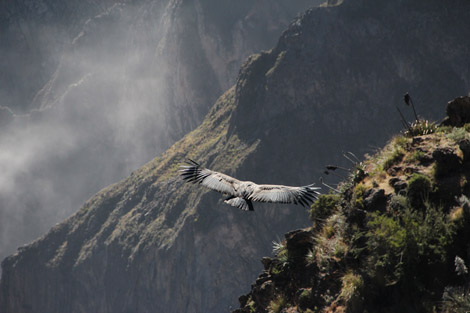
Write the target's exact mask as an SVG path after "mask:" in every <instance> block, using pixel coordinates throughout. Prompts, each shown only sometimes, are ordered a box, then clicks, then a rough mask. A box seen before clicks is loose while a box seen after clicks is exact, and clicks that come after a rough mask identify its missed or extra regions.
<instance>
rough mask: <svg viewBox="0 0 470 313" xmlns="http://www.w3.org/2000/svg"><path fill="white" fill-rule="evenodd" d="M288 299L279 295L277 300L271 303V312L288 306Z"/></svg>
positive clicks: (274, 312)
mask: <svg viewBox="0 0 470 313" xmlns="http://www.w3.org/2000/svg"><path fill="white" fill-rule="evenodd" d="M286 304H287V301H286V298H284V297H283V296H278V297H277V298H276V299H275V300H272V301H271V302H270V303H269V307H268V308H269V312H270V313H271V312H272V313H279V312H281V310H282V309H283V308H284V307H285V306H286Z"/></svg>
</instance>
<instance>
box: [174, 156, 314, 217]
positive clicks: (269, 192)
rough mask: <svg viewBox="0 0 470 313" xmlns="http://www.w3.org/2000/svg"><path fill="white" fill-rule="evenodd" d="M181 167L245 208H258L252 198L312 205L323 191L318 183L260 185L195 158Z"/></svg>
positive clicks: (196, 180)
mask: <svg viewBox="0 0 470 313" xmlns="http://www.w3.org/2000/svg"><path fill="white" fill-rule="evenodd" d="M188 164H189V165H187V166H181V170H180V172H181V175H182V176H183V179H185V180H186V181H188V182H192V183H194V184H196V183H199V184H201V185H203V186H205V187H208V188H210V189H212V190H215V191H218V192H220V193H223V194H225V195H228V197H227V198H226V199H225V200H224V202H225V203H227V204H229V205H231V206H234V207H237V208H239V209H241V210H244V211H254V209H253V203H252V201H258V202H271V203H293V204H301V205H302V206H305V205H309V204H310V203H311V202H313V201H314V200H315V199H317V196H318V195H319V194H320V193H319V192H318V191H317V190H318V189H320V188H319V187H313V185H314V184H312V185H308V186H302V187H291V186H282V185H258V184H255V183H253V182H251V181H241V180H238V179H236V178H233V177H231V176H228V175H225V174H222V173H219V172H216V171H212V170H209V169H207V168H203V167H201V166H200V165H199V164H198V163H196V162H194V161H193V160H191V159H189V160H188Z"/></svg>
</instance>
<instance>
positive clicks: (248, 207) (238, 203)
mask: <svg viewBox="0 0 470 313" xmlns="http://www.w3.org/2000/svg"><path fill="white" fill-rule="evenodd" d="M224 202H225V203H227V204H230V205H231V206H234V207H236V208H239V209H240V210H243V211H254V210H255V209H254V208H253V203H251V201H250V200H246V199H243V198H238V197H233V198H230V197H229V198H227V199H225V200H224Z"/></svg>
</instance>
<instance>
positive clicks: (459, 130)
mask: <svg viewBox="0 0 470 313" xmlns="http://www.w3.org/2000/svg"><path fill="white" fill-rule="evenodd" d="M467 136H468V132H467V130H466V129H465V128H464V127H454V129H452V132H451V133H449V134H448V135H447V137H448V138H449V139H451V140H453V141H455V142H459V141H461V140H463V139H465V138H467Z"/></svg>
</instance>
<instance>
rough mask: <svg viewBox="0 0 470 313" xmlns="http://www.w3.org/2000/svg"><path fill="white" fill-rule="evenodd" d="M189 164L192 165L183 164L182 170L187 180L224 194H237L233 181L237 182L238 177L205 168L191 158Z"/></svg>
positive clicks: (182, 174)
mask: <svg viewBox="0 0 470 313" xmlns="http://www.w3.org/2000/svg"><path fill="white" fill-rule="evenodd" d="M188 164H190V165H188V166H181V170H180V172H181V176H183V179H185V180H186V181H189V182H192V183H199V184H201V185H203V186H205V187H207V188H210V189H212V190H215V191H218V192H221V193H224V194H229V195H234V194H235V189H234V187H233V183H234V182H237V181H238V180H237V179H235V178H233V177H231V176H228V175H225V174H222V173H219V172H216V171H211V170H209V169H207V168H203V167H201V166H200V165H199V164H198V163H196V162H194V161H193V160H189V161H188Z"/></svg>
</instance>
